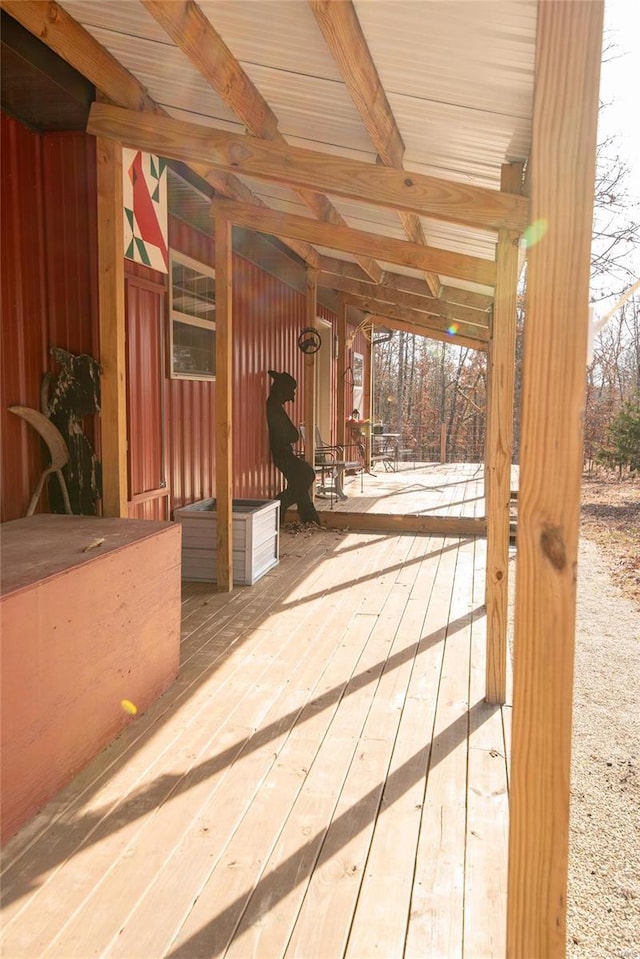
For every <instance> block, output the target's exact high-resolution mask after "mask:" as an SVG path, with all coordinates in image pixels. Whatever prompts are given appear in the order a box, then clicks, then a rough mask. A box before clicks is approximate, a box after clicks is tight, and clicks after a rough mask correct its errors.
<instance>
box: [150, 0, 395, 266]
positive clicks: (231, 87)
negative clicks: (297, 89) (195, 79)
mask: <svg viewBox="0 0 640 959" xmlns="http://www.w3.org/2000/svg"><path fill="white" fill-rule="evenodd" d="M142 2H143V4H144V6H145V7H146V9H147V10H148V11H149V13H150V14H151V15H152V16H154V17H155V18H156V20H157V21H158V23H160V24H161V26H162V27H163V28H164V29H165V30H166V31H167V33H168V34H169V36H170V37H171V39H172V40H173V42H174V43H175V44H176V46H178V47H179V48H180V49H181V50H182V51H183V53H185V54H186V56H187V57H188V58H189V60H190V61H191V62H192V63H193V65H194V66H195V68H196V69H197V70H199V71H200V73H201V74H202V76H203V77H204V78H205V80H206V81H207V83H210V84H211V86H212V87H213V88H214V89H215V90H216V91H217V93H218V94H219V96H220V97H221V98H222V99H223V100H224V101H225V102H226V103H227V104H228V105H229V106H230V107H231V109H232V110H233V111H234V113H235V114H236V115H237V116H238V117H239V118H240V119H241V120H242V122H243V123H244V124H245V126H246V128H247V130H248V131H249V132H250V133H251V134H253V136H255V137H261V138H262V139H264V140H270V141H273V142H275V143H280V144H281V145H283V146H286V142H287V141H286V140H285V138H284V137H283V136H282V134H281V133H280V131H279V130H278V118H277V117H276V115H275V114H274V112H273V110H272V109H271V107H270V106H269V104H268V103H267V101H266V100H265V99H264V97H263V96H262V94H261V93H260V92H259V90H258V88H257V87H256V86H255V84H254V83H253V82H252V80H251V78H250V77H249V76H248V74H247V73H246V71H245V70H244V68H243V67H242V65H241V64H240V63H239V61H238V60H237V59H236V57H234V56H233V54H232V53H231V51H230V50H229V47H228V46H227V45H226V43H225V42H224V40H223V39H222V37H221V36H220V34H219V33H218V32H217V30H215V29H214V27H213V26H212V24H211V23H210V22H209V20H208V19H207V18H206V16H205V15H204V13H203V12H202V10H201V9H200V7H198V6H197V4H195V3H187V2H186V0H180V2H177V0H174V2H172V3H161V2H159V0H142ZM297 192H298V195H299V196H300V197H301V199H302V200H303V202H304V203H306V205H307V206H308V207H309V209H310V210H311V211H312V212H313V214H314V216H316V217H317V218H318V219H320V220H325V221H326V222H327V223H342V224H344V222H345V221H344V220H343V218H342V217H341V216H340V214H339V213H338V211H337V210H336V209H335V207H334V206H333V204H332V203H331V201H330V200H329V199H328V198H327V197H326V196H324V195H323V194H319V193H314V192H312V191H309V190H304V189H300V190H298V191H297ZM359 262H360V266H361V267H362V269H363V270H364V271H365V272H366V273H367V274H368V275H369V276H371V277H373V278H374V279H376V280H377V279H379V278H380V274H381V272H382V271H381V268H380V267H379V266H378V264H377V263H375V262H373V261H372V260H371V258H370V257H362V258H361V260H360V261H359Z"/></svg>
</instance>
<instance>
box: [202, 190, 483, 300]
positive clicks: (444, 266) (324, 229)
mask: <svg viewBox="0 0 640 959" xmlns="http://www.w3.org/2000/svg"><path fill="white" fill-rule="evenodd" d="M218 207H220V208H221V209H224V210H225V212H227V213H228V214H229V215H230V216H231V218H232V219H233V222H234V224H235V225H236V226H243V227H245V228H246V229H249V230H256V231H257V232H258V233H271V234H272V235H274V236H279V235H280V234H283V235H285V236H290V237H295V238H296V239H304V240H307V241H308V242H310V243H317V244H319V245H321V246H327V247H333V249H336V250H344V251H345V252H347V253H363V252H366V251H369V252H370V253H372V254H373V255H374V256H375V257H376V258H377V259H380V260H387V261H389V262H390V263H400V264H402V265H404V266H410V267H413V268H414V269H418V270H425V269H427V270H429V269H430V270H434V271H436V272H438V273H442V274H443V275H445V276H452V277H454V278H458V279H462V280H469V281H471V282H474V283H480V284H484V285H487V286H493V285H494V283H495V278H496V265H495V263H494V262H493V260H481V259H479V258H478V257H475V256H466V255H464V254H462V253H451V252H449V251H447V250H437V249H435V247H425V246H420V245H418V244H416V243H409V242H408V241H405V240H396V239H394V238H392V237H386V236H379V235H378V234H375V233H367V232H365V231H364V230H353V229H351V227H348V226H334V225H333V223H321V222H320V221H318V220H309V219H308V218H307V217H304V216H297V215H296V214H293V213H276V212H275V211H274V210H265V209H262V208H259V207H252V206H248V205H247V204H244V203H233V202H232V201H231V200H215V199H214V200H213V203H212V208H213V209H214V210H215V209H216V208H218Z"/></svg>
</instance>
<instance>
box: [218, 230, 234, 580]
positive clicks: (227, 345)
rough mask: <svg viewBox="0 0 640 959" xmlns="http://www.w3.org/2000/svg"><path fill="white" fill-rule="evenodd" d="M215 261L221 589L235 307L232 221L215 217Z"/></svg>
mask: <svg viewBox="0 0 640 959" xmlns="http://www.w3.org/2000/svg"><path fill="white" fill-rule="evenodd" d="M215 262H216V391H215V395H216V416H215V448H216V512H217V524H216V525H217V556H216V578H217V584H218V592H219V593H230V592H231V591H232V589H233V531H232V509H233V506H232V503H233V499H232V498H233V311H232V300H233V297H232V288H233V272H232V263H233V257H232V239H231V221H230V220H229V218H228V217H226V216H225V215H224V214H223V213H219V214H218V215H217V216H216V219H215Z"/></svg>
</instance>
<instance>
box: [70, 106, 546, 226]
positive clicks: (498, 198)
mask: <svg viewBox="0 0 640 959" xmlns="http://www.w3.org/2000/svg"><path fill="white" fill-rule="evenodd" d="M88 129H89V131H90V132H92V133H95V134H99V135H101V136H111V137H112V138H113V139H121V140H122V141H123V142H125V141H127V142H131V141H135V142H138V144H139V146H140V147H141V148H143V149H146V150H153V151H155V152H159V153H163V154H164V155H165V156H171V157H177V158H179V159H182V160H184V161H185V162H187V163H189V164H190V165H192V164H193V163H194V162H197V163H201V164H207V163H208V164H210V166H211V167H212V168H215V169H217V170H222V171H223V172H225V173H230V172H233V173H242V174H244V175H246V176H251V177H257V178H258V179H264V180H273V181H274V182H276V183H282V184H284V185H285V186H296V187H300V186H302V187H309V188H310V189H312V190H316V191H320V192H326V193H333V194H336V195H337V196H343V197H346V198H348V199H351V200H356V201H357V202H360V203H370V204H372V205H373V206H380V207H383V208H385V209H391V210H396V209H398V210H408V211H410V212H413V213H419V214H421V215H424V216H429V217H433V218H434V219H439V220H446V221H448V222H450V223H462V224H466V225H469V226H474V227H481V228H483V229H487V230H499V229H507V230H515V231H516V232H522V231H523V230H524V229H525V227H526V225H527V200H526V199H525V198H524V197H522V196H515V195H514V194H510V193H502V192H501V191H500V190H488V189H486V188H485V187H479V186H472V185H471V184H468V183H455V182H453V181H451V180H440V179H438V178H436V177H431V176H425V175H423V174H420V173H411V174H410V175H407V174H406V173H405V172H404V171H402V170H392V169H390V168H389V167H381V166H378V165H376V164H374V163H365V162H363V161H361V160H352V159H350V158H347V157H337V156H333V155H330V154H328V153H320V152H319V151H317V150H306V149H303V148H302V147H291V146H281V145H280V144H278V143H268V142H267V141H266V140H258V139H257V138H256V137H247V136H242V135H240V134H236V133H227V132H226V131H224V130H218V129H216V128H215V127H205V126H202V125H201V124H199V123H187V122H186V121H184V120H174V119H170V118H167V117H163V116H157V115H156V116H153V117H152V116H147V115H146V114H142V115H141V114H139V113H136V114H133V115H131V114H129V115H127V111H126V110H122V109H120V108H118V107H109V106H107V105H106V104H97V103H94V104H93V106H92V108H91V114H90V117H89V127H88Z"/></svg>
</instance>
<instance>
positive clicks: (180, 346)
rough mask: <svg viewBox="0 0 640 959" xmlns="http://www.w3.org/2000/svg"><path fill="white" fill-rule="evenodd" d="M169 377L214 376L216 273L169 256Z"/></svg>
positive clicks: (201, 377) (178, 254) (192, 262)
mask: <svg viewBox="0 0 640 959" xmlns="http://www.w3.org/2000/svg"><path fill="white" fill-rule="evenodd" d="M169 290H170V293H169V296H170V309H171V324H170V329H171V351H170V352H171V376H173V377H179V378H182V379H197V380H210V379H213V378H214V377H215V375H216V274H215V270H214V269H213V267H209V266H205V265H204V263H198V262H197V261H196V260H191V259H190V258H189V257H187V256H183V255H182V254H181V253H174V252H172V253H171V261H170V282H169Z"/></svg>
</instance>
